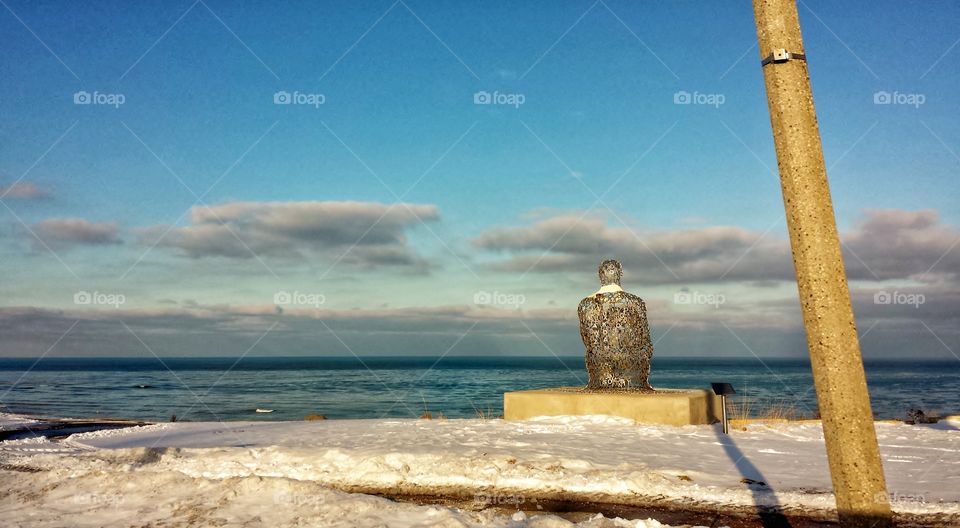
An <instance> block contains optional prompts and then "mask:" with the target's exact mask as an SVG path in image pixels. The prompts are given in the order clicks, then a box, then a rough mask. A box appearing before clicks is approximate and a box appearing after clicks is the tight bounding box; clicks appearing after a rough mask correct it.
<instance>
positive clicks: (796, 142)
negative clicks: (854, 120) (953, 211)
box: [753, 0, 892, 528]
mask: <svg viewBox="0 0 960 528" xmlns="http://www.w3.org/2000/svg"><path fill="white" fill-rule="evenodd" d="M753 10H754V16H755V18H756V25H757V37H758V41H759V45H760V58H761V64H762V68H763V77H764V81H765V84H766V90H767V100H768V103H769V108H770V123H771V125H772V128H773V140H774V145H775V147H776V151H777V165H778V167H779V169H780V185H781V188H782V190H783V202H784V208H785V210H786V216H787V226H788V229H789V232H790V246H791V249H792V251H793V263H794V269H795V270H796V274H797V286H798V289H799V291H800V304H801V308H802V311H803V323H804V327H805V328H806V333H807V345H808V347H809V350H810V362H811V364H812V367H813V378H814V383H815V385H816V389H817V402H818V404H819V407H820V414H821V418H822V420H823V435H824V438H825V440H826V448H827V459H828V462H829V464H830V475H831V479H832V481H833V490H834V494H835V496H836V501H837V514H838V516H839V518H840V524H841V525H842V526H844V527H872V528H885V527H889V526H892V516H891V511H890V504H889V502H888V500H887V491H886V482H885V481H884V476H883V466H882V465H881V461H880V450H879V447H878V445H877V436H876V431H875V429H874V423H873V412H872V410H871V408H870V395H869V394H868V392H867V380H866V376H865V374H864V371H863V360H862V358H861V356H860V343H859V340H858V336H857V328H856V324H855V322H854V318H853V307H852V305H851V303H850V290H849V288H848V286H847V276H846V271H845V269H844V265H843V257H842V255H841V252H840V239H839V236H838V234H837V225H836V219H835V217H834V212H833V204H832V202H831V199H830V187H829V184H828V182H827V171H826V166H825V165H824V161H823V148H822V145H821V143H820V132H819V129H818V127H817V116H816V111H815V110H814V106H813V94H812V92H811V89H810V78H809V74H808V71H807V63H806V53H805V51H804V47H803V39H802V37H801V34H800V20H799V16H798V14H797V5H796V2H795V0H753Z"/></svg>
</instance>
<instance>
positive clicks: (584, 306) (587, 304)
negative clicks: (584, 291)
mask: <svg viewBox="0 0 960 528" xmlns="http://www.w3.org/2000/svg"><path fill="white" fill-rule="evenodd" d="M597 297H598V296H597V295H588V296H586V297H584V298H583V299H581V300H580V304H579V305H577V312H579V313H583V312H584V311H588V310H591V309H593V308H596V307H597V305H598V299H597Z"/></svg>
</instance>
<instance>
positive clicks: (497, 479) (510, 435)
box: [0, 417, 960, 526]
mask: <svg viewBox="0 0 960 528" xmlns="http://www.w3.org/2000/svg"><path fill="white" fill-rule="evenodd" d="M877 435H878V439H879V441H880V446H881V453H882V456H883V461H884V468H885V473H886V477H887V483H888V490H889V492H890V496H889V497H878V499H877V500H889V501H890V502H891V505H892V507H893V508H894V510H896V511H899V512H902V513H920V514H923V513H947V514H954V515H960V423H958V422H941V423H940V424H936V425H923V426H909V425H904V424H888V423H878V424H877ZM0 463H2V464H4V465H5V466H19V467H28V468H32V469H31V471H32V470H33V469H38V470H40V471H39V472H37V473H22V472H20V473H16V475H17V479H18V480H20V481H21V482H20V484H19V485H23V486H26V487H27V488H28V489H32V490H43V489H44V488H43V485H42V483H43V482H45V481H46V479H51V480H49V483H55V482H59V481H58V480H57V478H60V477H62V476H69V478H72V479H75V480H76V487H75V489H74V490H73V491H72V492H79V491H81V490H84V489H86V490H88V491H89V490H114V491H115V492H116V493H121V494H123V495H124V496H125V497H126V496H128V495H127V494H128V493H145V492H144V491H143V490H142V489H140V487H141V486H143V487H145V488H147V489H148V490H149V489H151V488H152V487H153V484H151V482H153V481H154V480H157V482H161V481H162V482H170V483H171V484H170V486H169V487H168V486H167V485H165V484H164V485H158V486H156V489H157V491H156V492H155V493H156V498H157V499H159V500H162V501H166V500H168V495H169V496H170V498H169V501H172V502H171V504H180V503H179V502H177V501H179V500H180V499H177V498H176V497H177V494H178V493H181V490H182V489H183V488H182V485H184V484H182V483H190V482H193V483H194V484H190V486H193V485H195V486H199V488H198V489H199V490H200V491H199V492H198V495H197V498H196V500H197V501H199V503H203V504H213V503H216V504H220V506H217V507H212V506H211V508H213V509H212V510H210V511H209V512H208V511H206V510H204V512H205V513H203V515H209V516H214V515H227V513H229V511H231V510H229V509H230V508H245V507H249V508H251V509H255V507H256V505H257V504H259V510H257V511H260V510H263V509H270V508H265V507H264V505H263V501H270V500H271V499H270V498H269V497H270V493H279V492H282V491H283V490H284V489H286V488H285V486H289V487H291V489H293V490H295V491H293V492H291V493H300V492H301V491H302V490H313V491H310V493H316V494H318V495H317V496H321V495H322V494H326V493H337V492H333V491H331V490H329V489H328V488H330V487H333V488H339V489H344V490H351V491H369V492H376V491H383V492H397V493H448V492H451V491H457V492H460V493H463V492H464V491H466V492H467V496H470V495H471V494H472V495H473V496H474V497H477V499H478V500H481V501H487V500H490V497H491V496H493V497H494V499H496V498H497V497H500V496H504V495H506V496H520V497H528V498H529V497H539V498H544V497H549V496H550V495H551V494H556V495H557V496H559V495H562V494H574V495H576V496H577V497H580V498H581V499H583V500H597V501H604V502H618V501H620V502H627V503H629V502H631V501H634V500H636V499H637V498H638V497H659V498H661V499H666V500H674V501H684V502H689V501H696V502H698V503H701V504H707V505H716V506H719V507H723V506H731V505H733V506H746V507H749V506H753V505H757V504H761V505H767V506H780V507H784V508H793V509H805V510H821V511H823V510H832V509H833V508H834V499H833V495H832V494H831V493H830V491H829V490H830V476H829V472H828V468H827V461H826V454H825V449H824V445H823V432H822V429H821V427H820V424H819V423H817V422H801V423H778V424H770V425H760V424H754V425H750V426H748V427H747V428H746V430H736V429H734V430H731V434H730V435H729V436H727V435H723V434H722V432H721V431H720V428H719V426H687V427H670V426H659V425H638V424H635V423H633V422H632V421H630V420H625V419H621V418H609V417H556V418H540V419H534V420H529V421H518V422H507V421H503V420H479V419H474V420H398V419H384V420H327V421H313V422H227V423H212V422H209V423H208V422H197V423H188V422H178V423H170V424H158V425H151V426H145V427H136V428H128V429H122V430H103V431H97V432H92V433H82V434H76V435H72V436H71V437H69V438H68V439H66V440H65V441H62V442H49V441H43V442H37V441H35V440H34V441H29V442H28V441H8V442H2V443H0ZM96 479H101V480H100V481H97V480H96ZM110 479H118V480H116V481H113V480H110ZM179 479H186V480H182V481H181V480H179ZM191 479H192V480H191ZM88 482H89V484H87V483H88ZM217 482H219V483H222V485H223V486H238V487H239V488H238V489H239V490H240V491H237V492H235V495H236V497H238V498H237V499H224V498H223V497H232V496H233V495H223V496H222V495H221V494H223V493H228V492H227V491H223V490H220V488H217V486H216V485H215V483H217ZM178 483H179V484H178ZM281 483H282V484H281ZM19 485H18V486H17V487H18V488H19ZM243 486H252V487H253V488H257V487H258V486H261V487H262V489H261V491H260V492H257V493H254V492H252V491H251V492H249V493H250V495H249V500H250V501H251V502H250V504H249V505H248V506H244V503H243V501H242V500H240V499H239V497H243V496H244V495H243V493H244V492H243V490H245V489H247V488H244V487H243ZM278 490H279V491H278ZM317 490H323V491H322V492H321V491H317ZM18 493H19V492H18ZM35 493H36V494H37V496H38V497H39V498H36V499H35V500H34V502H38V503H39V504H43V503H45V501H49V500H53V499H52V498H51V496H50V493H52V492H43V491H35ZM491 494H492V495H491ZM187 495H191V496H192V493H187ZM187 495H184V497H182V501H186V502H183V504H185V505H180V506H178V508H181V509H183V508H186V510H184V511H190V510H191V508H193V509H196V508H200V506H196V507H195V506H191V504H192V503H191V502H189V501H191V500H194V499H193V498H191V496H187ZM206 495H209V496H208V497H206ZM258 495H259V496H260V502H259V503H257V502H256V501H257V496H258ZM26 496H29V497H33V495H29V494H28V495H25V497H26ZM204 497H206V498H204ZM337 497H340V496H339V495H337ZM368 499H369V500H375V499H371V498H369V497H367V498H365V499H363V500H368ZM3 500H5V501H7V500H11V498H10V497H9V496H8V497H6V498H4V499H3ZM20 500H21V499H20V498H17V497H14V498H13V501H14V502H15V503H17V504H19V501H20ZM233 500H236V501H239V502H236V504H230V503H229V502H230V501H233ZM244 500H246V499H244ZM324 500H326V499H324ZM342 500H344V501H354V500H357V501H359V500H361V499H359V498H356V497H352V496H348V498H343V499H342ZM377 500H379V499H377ZM217 501H220V502H217ZM339 501H341V499H339V498H338V499H337V500H336V501H335V502H337V503H339ZM199 503H198V504H199ZM269 504H274V503H269ZM389 504H393V503H389ZM36 506H37V504H35V505H34V508H36ZM158 507H159V506H158ZM305 507H306V506H302V505H297V506H296V507H290V508H274V509H278V510H290V512H284V513H283V515H287V514H288V513H289V514H290V515H293V513H296V512H297V511H299V510H303V508H305ZM331 507H332V506H331ZM357 507H358V508H359V506H357ZM381 507H382V508H387V506H377V507H376V508H381ZM407 507H411V508H413V506H410V505H393V506H389V508H407ZM24 508H26V506H24ZM376 508H374V509H376ZM120 509H121V510H125V509H126V508H120ZM201 509H202V508H201ZM224 509H225V510H224ZM221 510H223V511H221ZM441 510H442V511H441V513H434V514H432V515H436V516H438V517H437V519H441V518H443V519H448V520H449V522H448V521H447V520H443V521H442V522H441V523H440V524H438V525H447V524H450V525H454V526H472V525H479V524H490V525H493V526H512V525H511V524H509V523H511V522H517V521H515V520H513V519H511V518H509V517H504V518H500V517H495V516H494V517H483V515H488V514H487V513H483V512H480V513H475V512H459V511H453V510H450V511H448V510H444V509H441ZM177 511H180V510H177ZM251 511H252V510H251ZM324 511H326V510H324ZM224 512H227V513H224ZM291 512H292V513H291ZM241 513H242V512H240V510H237V513H236V515H238V516H239V515H241ZM300 514H302V515H308V514H309V512H307V511H301V512H300ZM198 515H199V514H198ZM258 515H260V513H258ZM262 515H281V512H269V513H267V512H264V513H262ZM318 515H319V514H318ZM323 515H326V513H323ZM331 515H332V514H331ZM396 515H400V514H399V513H396ZM404 515H405V514H404ZM410 515H426V513H425V510H424V511H420V510H417V512H416V513H410ZM478 515H479V516H481V517H476V516H478ZM489 515H492V514H489ZM444 516H447V517H444ZM210 519H213V517H210ZM958 519H960V517H958ZM601 521H602V522H615V521H613V520H610V519H599V520H598V522H601ZM265 522H266V521H265ZM295 522H299V521H296V519H294V518H293V517H291V518H290V519H287V520H280V521H278V523H279V524H286V525H293V526H295V525H296V524H291V523H295ZM424 522H426V521H424ZM523 522H525V523H534V522H537V523H540V522H542V523H550V522H554V523H556V522H565V521H562V520H560V519H555V518H554V519H551V518H547V517H544V518H543V520H536V519H528V520H525V521H523ZM444 523H446V524H444ZM478 523H479V524H478ZM497 523H501V524H497ZM503 523H506V524H503ZM386 524H388V525H390V526H394V525H395V524H393V523H392V522H390V523H386ZM428 525H429V524H428ZM526 525H534V524H519V526H526ZM650 525H652V524H650ZM361 526H362V525H361ZM537 526H540V525H537ZM542 526H552V525H550V524H543V525H542ZM564 526H565V525H564ZM610 526H613V525H612V524H610ZM631 526H633V525H631Z"/></svg>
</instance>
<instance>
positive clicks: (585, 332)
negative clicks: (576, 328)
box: [577, 300, 593, 350]
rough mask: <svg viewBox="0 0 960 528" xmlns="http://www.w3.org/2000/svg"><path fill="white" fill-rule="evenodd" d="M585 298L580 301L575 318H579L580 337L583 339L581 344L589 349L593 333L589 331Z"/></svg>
mask: <svg viewBox="0 0 960 528" xmlns="http://www.w3.org/2000/svg"><path fill="white" fill-rule="evenodd" d="M585 304H586V300H584V301H581V302H580V306H578V307H577V318H578V319H580V339H582V340H583V346H584V347H586V348H587V350H590V349H591V348H592V347H591V346H590V341H591V336H592V335H593V333H592V332H590V321H589V320H588V317H587V307H586V305H585Z"/></svg>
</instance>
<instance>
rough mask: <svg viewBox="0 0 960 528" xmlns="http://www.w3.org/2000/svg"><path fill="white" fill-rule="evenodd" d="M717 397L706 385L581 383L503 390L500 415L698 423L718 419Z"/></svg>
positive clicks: (672, 423)
mask: <svg viewBox="0 0 960 528" xmlns="http://www.w3.org/2000/svg"><path fill="white" fill-rule="evenodd" d="M720 413H721V407H720V398H719V397H718V396H715V395H714V394H713V391H710V390H707V389H689V390H676V389H658V390H657V391H656V392H652V393H642V392H629V391H620V392H602V391H594V392H591V391H585V390H583V389H582V388H580V387H557V388H549V389H535V390H526V391H517V392H505V393H504V394H503V417H504V418H505V419H507V420H526V419H528V418H533V417H534V416H563V415H588V414H606V415H610V416H620V417H623V418H630V419H632V420H636V421H637V422H640V423H651V424H665V425H701V424H710V423H714V422H716V421H719V420H720Z"/></svg>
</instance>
